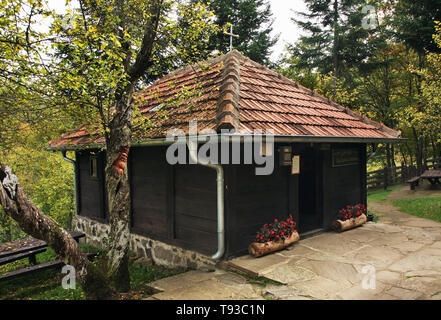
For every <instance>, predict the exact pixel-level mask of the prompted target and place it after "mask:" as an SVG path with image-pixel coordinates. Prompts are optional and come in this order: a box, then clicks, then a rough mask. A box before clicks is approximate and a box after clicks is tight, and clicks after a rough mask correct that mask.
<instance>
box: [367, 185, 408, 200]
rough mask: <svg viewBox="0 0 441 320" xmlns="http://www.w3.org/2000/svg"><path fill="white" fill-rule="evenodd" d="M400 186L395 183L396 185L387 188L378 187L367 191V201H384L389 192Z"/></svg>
mask: <svg viewBox="0 0 441 320" xmlns="http://www.w3.org/2000/svg"><path fill="white" fill-rule="evenodd" d="M401 187H402V186H401V185H397V186H393V187H389V188H388V189H387V190H384V189H378V190H373V191H369V192H368V195H367V200H368V202H380V203H384V202H386V200H387V196H388V195H389V194H390V193H391V192H393V191H395V190H398V189H400V188H401Z"/></svg>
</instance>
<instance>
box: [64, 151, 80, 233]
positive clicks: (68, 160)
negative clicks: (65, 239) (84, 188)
mask: <svg viewBox="0 0 441 320" xmlns="http://www.w3.org/2000/svg"><path fill="white" fill-rule="evenodd" d="M66 152H67V151H61V154H62V155H63V159H64V160H66V161H67V162H69V163H71V164H72V165H73V167H74V192H75V214H76V215H78V214H79V206H78V186H77V166H76V162H75V161H74V160H72V159H69V158H68V157H66ZM71 222H72V220H71V221H69V223H71ZM70 227H71V226H70Z"/></svg>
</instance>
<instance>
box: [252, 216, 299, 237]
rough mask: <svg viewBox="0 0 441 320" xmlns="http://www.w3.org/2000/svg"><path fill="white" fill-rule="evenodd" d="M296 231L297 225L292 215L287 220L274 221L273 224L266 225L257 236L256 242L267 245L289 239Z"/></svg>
mask: <svg viewBox="0 0 441 320" xmlns="http://www.w3.org/2000/svg"><path fill="white" fill-rule="evenodd" d="M295 231H296V223H295V221H294V219H293V218H292V215H289V217H288V218H287V219H286V220H282V221H279V220H277V219H274V222H273V223H266V224H265V225H264V226H263V227H262V228H261V229H260V231H259V232H258V233H257V235H256V239H255V242H258V243H265V242H270V241H281V240H285V239H287V238H289V237H290V236H291V234H292V233H293V232H295Z"/></svg>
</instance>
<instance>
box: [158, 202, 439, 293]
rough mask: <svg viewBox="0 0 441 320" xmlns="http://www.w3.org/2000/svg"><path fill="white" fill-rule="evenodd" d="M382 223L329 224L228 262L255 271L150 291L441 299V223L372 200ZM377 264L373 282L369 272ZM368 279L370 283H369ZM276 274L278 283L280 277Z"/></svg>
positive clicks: (192, 276) (195, 276) (162, 284)
mask: <svg viewBox="0 0 441 320" xmlns="http://www.w3.org/2000/svg"><path fill="white" fill-rule="evenodd" d="M369 209H370V210H371V211H373V212H374V213H376V214H377V215H378V216H379V217H380V220H379V222H378V223H372V222H369V223H367V224H365V225H363V226H362V227H360V228H357V229H353V230H349V231H346V232H344V233H341V234H337V233H333V232H327V233H324V234H321V235H318V236H316V237H313V238H308V239H304V240H301V241H299V242H298V243H296V244H294V245H293V246H291V247H290V248H289V249H287V250H284V251H280V252H278V253H275V254H272V255H268V256H265V257H261V258H258V259H254V258H250V257H249V256H244V257H240V258H237V259H234V260H232V261H230V262H229V264H230V266H233V267H235V268H238V269H242V270H247V272H248V273H249V274H250V275H253V276H258V277H264V278H266V279H270V280H273V282H272V284H266V285H262V284H261V283H256V281H253V278H251V277H243V276H241V275H239V274H237V273H234V272H229V271H225V270H220V269H217V270H216V271H215V272H211V273H204V272H200V271H191V272H187V273H184V274H181V275H177V276H175V277H172V278H166V279H162V280H159V281H156V282H154V283H152V287H154V288H156V289H157V290H160V291H161V292H159V293H157V294H155V295H153V296H152V297H151V299H184V300H186V299H189V300H190V299H221V300H223V299H345V300H346V299H369V300H372V299H381V300H385V299H387V300H390V299H405V300H409V299H410V300H414V299H437V300H441V224H440V223H437V222H434V221H431V220H426V219H421V218H418V217H414V216H411V215H408V214H405V213H402V212H399V211H398V210H396V209H395V208H394V207H392V206H391V205H389V204H379V203H371V204H370V208H369ZM373 271H375V273H374V274H375V289H372V288H369V285H372V284H373V282H372V281H371V282H370V281H369V280H372V278H368V274H369V273H370V272H373ZM364 280H365V283H366V285H367V288H366V286H365V288H363V286H362V283H363V281H364ZM276 282H277V283H276Z"/></svg>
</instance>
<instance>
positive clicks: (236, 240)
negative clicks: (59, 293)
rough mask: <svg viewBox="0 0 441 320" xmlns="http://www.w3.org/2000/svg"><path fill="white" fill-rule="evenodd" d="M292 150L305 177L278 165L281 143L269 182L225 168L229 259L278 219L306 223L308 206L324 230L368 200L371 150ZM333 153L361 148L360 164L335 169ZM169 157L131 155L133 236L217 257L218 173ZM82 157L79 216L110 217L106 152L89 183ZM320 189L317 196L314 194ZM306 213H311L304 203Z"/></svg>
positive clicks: (153, 152)
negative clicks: (347, 209)
mask: <svg viewBox="0 0 441 320" xmlns="http://www.w3.org/2000/svg"><path fill="white" fill-rule="evenodd" d="M284 145H286V144H284ZM291 146H292V147H293V154H300V155H302V159H301V161H302V165H301V168H302V170H304V176H303V177H301V176H299V175H291V174H290V170H291V168H290V166H280V165H279V159H278V152H277V150H278V148H279V147H280V145H276V148H275V150H276V152H275V168H274V172H273V173H272V174H271V175H269V176H257V175H256V174H255V166H254V165H224V173H225V229H226V257H230V256H237V255H239V254H243V253H246V250H247V247H248V245H249V244H250V243H251V241H252V240H253V239H254V237H255V235H256V232H257V231H258V230H259V229H260V227H261V226H262V225H263V224H265V223H268V222H271V221H273V220H274V218H278V219H284V218H286V217H287V216H288V215H289V214H290V213H291V214H292V215H293V216H294V219H295V220H296V221H297V222H298V223H299V224H300V223H301V222H302V219H301V217H300V211H301V210H300V209H301V208H300V204H301V203H302V201H305V202H306V203H308V202H311V201H315V208H314V210H316V212H318V214H319V220H320V221H318V222H317V224H318V227H324V228H326V227H328V226H329V225H330V224H331V222H332V220H333V219H334V217H335V216H336V215H337V213H338V210H339V209H340V208H342V207H344V206H346V205H348V204H356V203H365V202H366V181H365V179H366V177H365V174H364V173H365V170H366V154H365V153H366V145H365V144H336V145H329V146H327V147H325V148H323V145H321V144H314V145H310V144H292V145H291ZM333 148H349V149H356V150H358V152H359V154H360V162H359V163H358V164H355V165H349V166H341V167H333V166H332V149H333ZM165 151H166V147H137V148H132V149H131V151H130V154H129V168H128V169H129V179H130V183H131V192H132V231H133V232H135V233H139V234H142V235H145V236H148V237H151V238H153V239H158V240H161V241H164V242H167V243H170V244H172V245H178V246H181V247H183V248H185V249H190V250H195V251H198V252H201V253H203V254H207V255H211V254H213V253H214V252H216V250H217V194H216V171H215V170H213V169H211V168H207V167H203V166H200V165H174V166H172V165H169V164H168V163H167V161H166V158H165V155H166V152H165ZM308 157H309V160H308ZM311 157H312V158H313V159H314V161H310V160H311ZM77 159H78V172H79V175H78V179H79V192H80V214H81V215H84V216H87V217H91V218H96V219H101V220H102V219H106V218H107V215H106V211H107V210H106V206H105V192H104V165H105V156H104V153H101V154H100V155H99V159H100V160H99V161H98V163H99V165H100V169H99V172H100V176H99V177H98V178H97V179H95V178H91V177H90V165H89V154H88V152H82V153H77ZM307 172H314V178H313V179H314V181H313V183H312V184H311V185H312V186H311V188H310V189H311V190H309V191H307V192H306V194H305V192H303V193H301V192H300V191H299V189H300V187H301V186H303V187H304V188H306V187H305V186H306V185H307V184H306V183H307V182H308V177H306V175H308V174H307ZM305 181H306V182H305ZM313 190H316V194H315V195H314V197H311V196H307V195H308V192H313ZM300 197H303V198H304V199H303V200H302V199H301V198H300ZM314 199H315V200H314ZM306 208H307V205H306ZM302 210H304V211H307V210H306V209H305V205H304V204H303V205H302ZM308 210H309V209H308Z"/></svg>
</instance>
